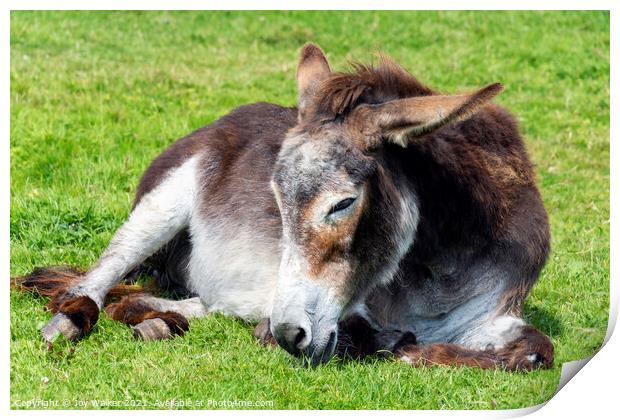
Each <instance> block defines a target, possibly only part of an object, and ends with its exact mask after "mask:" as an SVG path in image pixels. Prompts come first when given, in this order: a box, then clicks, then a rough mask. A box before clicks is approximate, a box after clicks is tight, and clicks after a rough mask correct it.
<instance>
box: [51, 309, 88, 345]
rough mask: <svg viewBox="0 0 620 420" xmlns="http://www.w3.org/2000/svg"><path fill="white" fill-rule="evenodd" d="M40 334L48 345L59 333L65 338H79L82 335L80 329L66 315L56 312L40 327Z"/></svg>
mask: <svg viewBox="0 0 620 420" xmlns="http://www.w3.org/2000/svg"><path fill="white" fill-rule="evenodd" d="M41 335H42V336H43V338H44V339H45V341H46V342H47V343H48V346H51V345H52V344H53V343H54V341H55V340H56V339H57V338H58V337H59V336H60V335H62V336H63V337H65V338H66V339H67V340H75V339H77V338H79V337H80V336H81V335H82V330H81V329H80V328H79V327H78V326H77V325H75V324H74V323H73V321H71V319H70V318H69V317H68V316H67V315H65V314H63V313H62V312H58V313H57V314H55V315H54V316H53V317H52V319H51V320H50V321H49V322H48V323H47V324H46V325H45V326H44V327H43V328H41Z"/></svg>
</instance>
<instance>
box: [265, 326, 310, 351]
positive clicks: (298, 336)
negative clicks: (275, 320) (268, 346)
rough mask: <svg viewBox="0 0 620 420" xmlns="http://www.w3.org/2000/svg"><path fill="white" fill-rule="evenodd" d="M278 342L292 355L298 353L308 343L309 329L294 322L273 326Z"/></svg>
mask: <svg viewBox="0 0 620 420" xmlns="http://www.w3.org/2000/svg"><path fill="white" fill-rule="evenodd" d="M274 336H275V338H276V341H277V342H278V344H279V345H280V346H281V347H283V348H284V349H285V350H286V351H288V352H289V353H291V354H293V355H298V354H299V351H300V350H303V349H304V348H306V347H307V346H308V344H309V343H310V336H309V331H308V330H307V329H305V328H303V327H300V326H298V325H295V324H289V323H282V324H279V325H277V326H276V327H275V328H274Z"/></svg>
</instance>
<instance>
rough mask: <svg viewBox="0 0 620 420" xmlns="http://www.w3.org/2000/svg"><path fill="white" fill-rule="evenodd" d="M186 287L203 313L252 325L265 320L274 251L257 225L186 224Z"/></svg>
mask: <svg viewBox="0 0 620 420" xmlns="http://www.w3.org/2000/svg"><path fill="white" fill-rule="evenodd" d="M190 231H191V236H192V251H191V257H190V261H189V270H188V271H189V279H188V283H189V284H188V286H189V288H190V290H191V291H192V292H194V293H196V294H197V295H198V296H199V297H200V299H201V300H202V302H203V304H204V305H205V306H206V308H207V310H209V311H210V312H221V313H225V314H227V315H233V316H238V317H240V318H243V319H245V320H248V321H255V320H259V319H261V318H264V317H267V316H269V314H270V313H271V307H272V301H273V295H274V292H275V287H276V281H277V276H278V268H279V264H280V251H279V246H278V240H277V239H274V238H271V237H269V236H266V235H261V233H260V231H261V229H260V226H254V227H253V228H252V229H250V228H249V226H243V225H238V224H237V225H235V224H233V223H230V224H228V223H222V221H219V222H217V223H216V222H215V221H209V220H206V221H205V220H192V225H191V228H190Z"/></svg>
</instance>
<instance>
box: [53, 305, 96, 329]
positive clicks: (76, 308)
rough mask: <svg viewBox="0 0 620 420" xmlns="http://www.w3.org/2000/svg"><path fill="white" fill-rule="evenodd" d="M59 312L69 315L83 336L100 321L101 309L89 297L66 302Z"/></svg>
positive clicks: (59, 308)
mask: <svg viewBox="0 0 620 420" xmlns="http://www.w3.org/2000/svg"><path fill="white" fill-rule="evenodd" d="M57 312H60V313H63V314H65V315H67V317H68V318H69V319H70V320H71V322H73V324H75V326H76V327H78V328H79V329H80V331H82V334H86V333H88V332H89V331H90V330H91V329H92V328H93V325H95V324H96V323H97V321H98V320H99V307H98V306H97V304H96V303H95V302H94V301H93V300H92V299H91V298H89V297H88V296H79V297H76V298H70V299H66V300H64V301H63V302H62V304H60V306H59V307H58V310H57Z"/></svg>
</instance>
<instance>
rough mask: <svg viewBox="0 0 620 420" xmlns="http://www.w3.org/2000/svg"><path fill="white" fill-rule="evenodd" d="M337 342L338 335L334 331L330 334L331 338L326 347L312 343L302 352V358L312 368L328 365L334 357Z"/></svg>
mask: <svg viewBox="0 0 620 420" xmlns="http://www.w3.org/2000/svg"><path fill="white" fill-rule="evenodd" d="M337 342H338V334H337V332H336V331H332V332H331V333H330V334H329V338H328V339H327V342H326V343H325V345H322V346H317V345H314V344H313V343H310V345H308V346H307V347H306V348H304V349H303V350H301V357H302V358H303V360H304V362H305V363H307V364H308V365H310V366H317V365H319V364H321V363H326V362H328V361H329V359H331V358H332V356H333V355H334V352H335V351H336V344H337Z"/></svg>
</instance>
